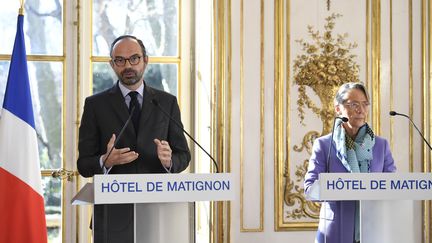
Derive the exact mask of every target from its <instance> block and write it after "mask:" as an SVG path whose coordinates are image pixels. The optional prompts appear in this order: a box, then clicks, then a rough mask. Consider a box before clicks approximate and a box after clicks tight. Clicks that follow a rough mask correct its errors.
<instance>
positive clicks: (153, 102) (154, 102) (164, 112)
mask: <svg viewBox="0 0 432 243" xmlns="http://www.w3.org/2000/svg"><path fill="white" fill-rule="evenodd" d="M151 103H152V104H153V105H155V106H156V107H158V108H159V110H160V111H162V113H163V114H164V115H165V116H167V117H168V118H169V119H170V120H171V121H173V122H174V124H175V125H176V126H177V127H179V128H180V129H181V130H182V131H183V132H184V133H185V134H186V135H187V136H188V137H189V138H190V139H191V140H192V141H193V142H194V143H195V144H196V145H198V147H199V148H200V149H201V150H202V151H204V153H206V154H207V156H208V157H209V158H210V159H211V160H212V162H213V164H214V166H215V168H216V173H219V167H218V165H217V163H216V160H215V159H214V158H213V157H212V156H211V155H210V154H209V153H208V152H207V151H206V150H205V149H204V148H203V147H202V146H201V145H200V144H199V143H198V142H197V141H196V140H195V139H194V138H193V137H192V136H191V135H190V134H189V133H188V132H186V130H184V128H183V127H182V126H181V125H180V124H179V123H178V122H177V121H176V120H174V119H173V118H172V117H171V115H170V114H168V112H166V111H165V110H164V109H162V107H161V106H160V105H159V102H158V101H157V100H156V99H152V100H151Z"/></svg>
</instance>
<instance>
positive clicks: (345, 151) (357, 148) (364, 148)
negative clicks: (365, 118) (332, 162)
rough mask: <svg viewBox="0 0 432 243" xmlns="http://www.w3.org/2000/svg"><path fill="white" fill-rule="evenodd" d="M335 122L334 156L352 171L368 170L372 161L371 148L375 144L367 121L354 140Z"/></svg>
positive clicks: (363, 171) (338, 122)
mask: <svg viewBox="0 0 432 243" xmlns="http://www.w3.org/2000/svg"><path fill="white" fill-rule="evenodd" d="M341 123H342V121H339V120H338V121H337V122H336V128H335V131H334V135H333V141H334V142H335V145H336V151H337V153H336V156H337V157H338V158H339V159H340V160H341V161H342V164H343V166H344V167H345V168H346V169H347V170H348V171H349V172H352V173H358V172H362V173H367V172H369V167H370V162H371V161H372V148H373V146H374V145H375V135H374V133H373V131H372V129H371V128H370V127H369V125H368V124H367V123H365V125H363V126H362V127H361V128H360V129H359V131H358V133H357V137H356V138H355V140H353V139H352V138H351V137H350V136H348V135H347V134H346V132H345V129H344V128H343V127H342V125H341Z"/></svg>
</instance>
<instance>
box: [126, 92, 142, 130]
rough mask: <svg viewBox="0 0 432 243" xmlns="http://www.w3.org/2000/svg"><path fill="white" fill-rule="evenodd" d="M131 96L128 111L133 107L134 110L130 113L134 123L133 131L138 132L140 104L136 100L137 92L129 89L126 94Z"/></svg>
mask: <svg viewBox="0 0 432 243" xmlns="http://www.w3.org/2000/svg"><path fill="white" fill-rule="evenodd" d="M128 95H129V96H130V97H131V101H130V103H129V113H130V112H131V111H132V108H133V107H135V110H134V111H133V114H132V123H133V125H134V128H135V132H136V133H137V134H138V129H139V120H140V114H141V106H140V104H139V102H138V98H137V96H138V92H136V91H131V92H129V94H128Z"/></svg>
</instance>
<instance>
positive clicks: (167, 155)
mask: <svg viewBox="0 0 432 243" xmlns="http://www.w3.org/2000/svg"><path fill="white" fill-rule="evenodd" d="M153 141H154V142H155V144H156V147H157V148H156V149H157V154H158V158H159V160H160V161H161V163H162V165H163V166H164V167H165V168H171V155H172V154H171V153H172V150H171V147H170V145H169V143H168V142H167V141H165V140H159V139H157V138H155V139H154V140H153Z"/></svg>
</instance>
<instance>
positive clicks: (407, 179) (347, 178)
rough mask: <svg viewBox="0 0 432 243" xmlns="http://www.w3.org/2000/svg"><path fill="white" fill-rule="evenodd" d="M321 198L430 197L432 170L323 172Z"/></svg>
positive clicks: (423, 198)
mask: <svg viewBox="0 0 432 243" xmlns="http://www.w3.org/2000/svg"><path fill="white" fill-rule="evenodd" d="M319 181H320V191H319V193H320V195H319V198H320V199H321V200H354V199H355V200H404V199H410V200H430V199H432V174H430V173H321V174H320V177H319Z"/></svg>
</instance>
